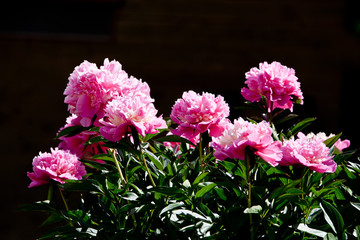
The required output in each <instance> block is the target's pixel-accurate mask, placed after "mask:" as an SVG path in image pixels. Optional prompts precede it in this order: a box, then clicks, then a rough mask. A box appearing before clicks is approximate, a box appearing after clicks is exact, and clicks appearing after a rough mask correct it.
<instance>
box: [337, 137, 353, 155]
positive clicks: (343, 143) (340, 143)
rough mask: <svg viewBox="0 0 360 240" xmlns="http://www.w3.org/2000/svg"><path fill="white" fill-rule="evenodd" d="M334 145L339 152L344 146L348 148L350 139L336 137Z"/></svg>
mask: <svg viewBox="0 0 360 240" xmlns="http://www.w3.org/2000/svg"><path fill="white" fill-rule="evenodd" d="M334 146H335V147H336V148H337V149H339V151H340V152H342V150H344V149H345V148H348V147H350V140H348V139H345V140H341V139H338V140H337V141H336V142H335V144H334Z"/></svg>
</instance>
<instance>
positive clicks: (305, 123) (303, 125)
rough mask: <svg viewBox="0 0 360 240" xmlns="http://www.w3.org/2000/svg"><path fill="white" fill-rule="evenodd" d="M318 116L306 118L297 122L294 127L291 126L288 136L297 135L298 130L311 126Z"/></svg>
mask: <svg viewBox="0 0 360 240" xmlns="http://www.w3.org/2000/svg"><path fill="white" fill-rule="evenodd" d="M315 120H316V118H306V119H304V120H302V121H301V122H299V123H297V124H295V125H294V126H293V127H291V128H290V129H289V131H288V133H287V136H288V137H291V136H294V135H296V134H297V133H298V132H300V131H301V130H303V129H304V128H306V127H307V126H309V125H310V124H311V123H312V122H313V121H315Z"/></svg>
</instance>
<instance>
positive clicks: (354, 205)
mask: <svg viewBox="0 0 360 240" xmlns="http://www.w3.org/2000/svg"><path fill="white" fill-rule="evenodd" d="M350 204H351V205H352V206H353V207H354V208H356V209H357V210H359V211H360V203H356V202H350Z"/></svg>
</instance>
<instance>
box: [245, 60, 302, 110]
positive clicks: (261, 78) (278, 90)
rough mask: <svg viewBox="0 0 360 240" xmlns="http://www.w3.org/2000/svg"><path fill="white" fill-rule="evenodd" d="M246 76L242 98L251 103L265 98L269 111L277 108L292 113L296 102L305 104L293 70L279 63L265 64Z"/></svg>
mask: <svg viewBox="0 0 360 240" xmlns="http://www.w3.org/2000/svg"><path fill="white" fill-rule="evenodd" d="M245 76H246V81H245V83H246V84H247V87H243V88H242V89H241V94H242V96H243V97H244V98H245V99H246V100H248V101H250V102H258V101H260V99H261V96H264V97H265V98H266V99H267V100H268V103H269V106H268V110H269V111H270V110H274V109H275V108H281V109H290V111H292V109H293V103H294V102H300V103H301V104H302V103H303V94H302V92H301V89H300V82H298V81H297V80H298V78H297V77H296V76H295V70H294V69H292V68H288V67H286V66H283V65H281V64H280V63H279V62H272V63H271V64H268V63H267V62H264V63H260V64H259V68H256V67H254V68H251V69H250V71H249V72H247V73H246V74H245ZM271 105H272V106H271Z"/></svg>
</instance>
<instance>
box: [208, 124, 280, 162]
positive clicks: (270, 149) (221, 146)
mask: <svg viewBox="0 0 360 240" xmlns="http://www.w3.org/2000/svg"><path fill="white" fill-rule="evenodd" d="M271 135H272V129H271V128H270V124H269V123H268V122H265V121H262V122H260V123H258V124H255V123H251V122H248V121H245V120H243V119H242V118H241V117H240V118H239V119H237V120H235V121H234V124H232V123H229V124H228V125H227V127H226V129H225V131H224V132H223V134H222V135H221V136H220V137H217V138H213V141H212V142H211V146H212V147H213V148H214V150H215V152H214V156H215V157H216V158H217V159H219V160H224V159H226V158H236V159H241V160H244V159H245V148H246V147H250V149H251V150H253V152H254V154H255V155H257V156H259V157H261V158H262V159H263V160H265V161H266V162H268V163H269V164H270V165H272V166H277V165H278V162H279V161H280V160H281V158H282V153H281V142H279V141H274V140H273V138H272V136H271Z"/></svg>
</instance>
